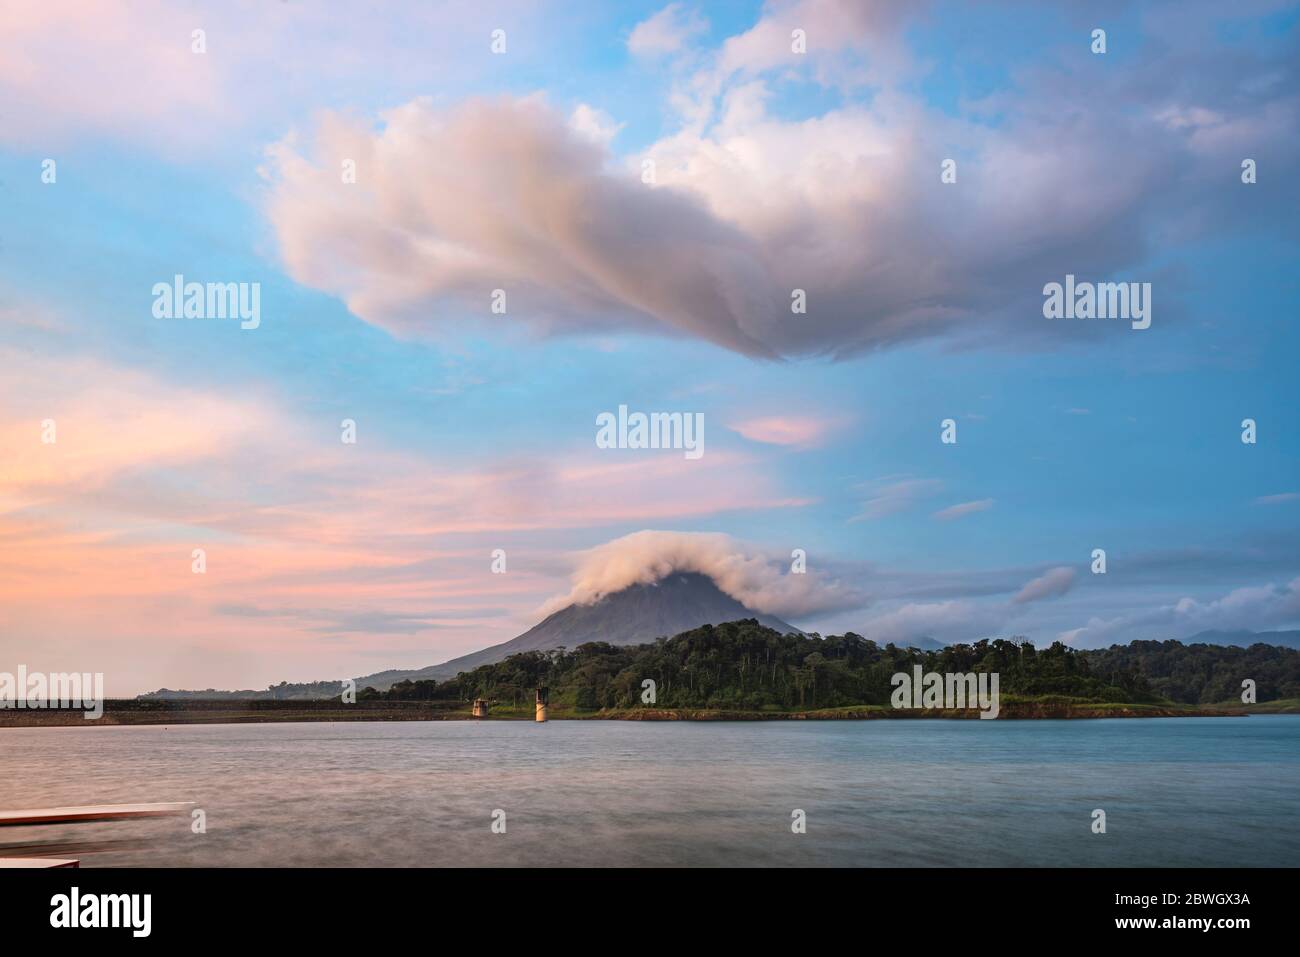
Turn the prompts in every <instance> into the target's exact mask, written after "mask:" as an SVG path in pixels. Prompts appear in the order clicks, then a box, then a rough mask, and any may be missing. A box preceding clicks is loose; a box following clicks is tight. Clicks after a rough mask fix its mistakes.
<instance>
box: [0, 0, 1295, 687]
mask: <svg viewBox="0 0 1300 957" xmlns="http://www.w3.org/2000/svg"><path fill="white" fill-rule="evenodd" d="M3 7H4V10H3V15H2V16H0V369H2V370H3V371H2V372H0V670H5V671H10V672H13V671H16V669H17V667H18V665H25V666H27V668H28V669H29V670H31V671H92V672H94V671H99V672H103V673H104V674H105V682H106V688H107V691H108V693H109V694H110V695H127V694H136V693H139V692H142V691H146V690H152V689H155V688H159V687H163V686H167V687H172V688H177V687H187V688H207V687H218V688H235V687H238V688H249V687H252V688H257V687H265V686H266V685H268V684H271V683H276V682H279V681H281V680H289V681H308V680H316V679H331V680H336V679H339V678H342V677H348V676H357V675H364V674H369V673H371V672H374V671H378V670H382V669H385V668H398V667H421V666H425V665H428V664H433V663H435V662H439V661H443V660H446V659H449V658H452V657H456V656H458V655H461V654H465V653H468V652H470V651H474V650H477V649H479V648H482V647H484V646H486V645H490V644H495V643H498V642H501V641H505V640H508V639H509V638H512V637H514V636H515V635H517V634H519V633H520V632H522V631H523V630H525V629H526V628H528V627H529V626H531V625H532V624H534V623H535V622H536V621H537V620H538V618H539V616H540V615H541V614H543V613H544V612H545V611H547V610H551V609H554V608H555V607H557V606H558V604H562V603H563V602H564V601H565V600H572V599H575V598H576V599H578V600H591V599H592V598H593V597H596V596H598V595H599V594H601V593H603V592H604V591H607V590H609V589H610V588H613V587H617V586H619V585H621V584H623V583H626V582H628V581H634V580H642V579H645V578H646V577H653V575H654V574H658V573H660V572H664V571H670V570H673V569H689V570H707V571H709V572H710V573H713V574H715V576H716V577H718V578H719V580H720V581H722V582H723V583H724V584H725V587H726V588H727V590H729V591H730V592H731V593H733V594H735V595H737V596H738V597H741V598H742V599H743V600H746V601H747V602H749V603H750V604H751V606H752V607H755V608H757V609H758V610H761V611H766V612H770V613H773V614H777V615H779V616H781V617H783V618H785V619H786V620H788V621H791V622H792V623H794V624H796V625H798V626H800V627H802V628H804V629H806V630H816V631H818V632H820V633H823V634H831V633H842V632H843V631H845V630H852V631H855V632H857V633H859V634H863V635H866V636H867V637H870V638H874V639H876V640H878V641H898V642H906V641H908V640H915V639H918V638H921V637H931V638H935V639H937V640H941V641H971V640H976V639H978V638H981V637H991V636H1011V635H1020V636H1025V637H1028V638H1029V639H1031V640H1033V641H1034V642H1036V643H1038V644H1045V643H1050V642H1052V641H1058V640H1059V641H1065V642H1067V643H1070V644H1073V645H1075V646H1078V647H1098V646H1105V645H1109V644H1111V643H1113V642H1125V641H1129V640H1132V639H1138V638H1155V639H1165V638H1180V639H1181V638H1186V637H1188V636H1190V635H1192V634H1195V633H1196V632H1198V631H1201V630H1204V629H1230V630H1235V629H1247V630H1272V629H1285V628H1294V627H1300V547H1297V542H1298V541H1300V534H1298V533H1300V423H1298V422H1297V409H1298V408H1300V402H1298V401H1297V400H1298V399H1300V389H1297V385H1296V369H1297V363H1296V357H1297V354H1298V352H1297V350H1298V348H1300V331H1297V323H1296V321H1295V320H1296V318H1297V292H1298V289H1297V287H1298V285H1300V270H1297V269H1296V251H1297V250H1296V243H1297V222H1300V217H1297V215H1296V212H1297V208H1298V206H1300V203H1298V202H1297V201H1298V200H1300V188H1298V187H1297V159H1298V158H1300V157H1298V155H1297V154H1298V153H1300V135H1298V134H1300V128H1298V127H1300V77H1298V75H1297V64H1300V57H1298V56H1297V52H1300V51H1298V48H1300V42H1298V41H1300V28H1298V27H1297V7H1296V5H1294V4H1284V3H1269V2H1252V0H1244V2H1238V3H1233V4H1228V5H1225V4H1221V3H1210V2H1195V0H1193V2H1171V3H1150V4H1146V3H1143V4H1134V5H1128V4H1117V3H1106V2H1100V3H1099V2H1090V3H1086V4H1085V3H1064V4H1054V5H1044V4H1034V3H988V4H978V5H972V4H954V3H942V2H939V3H920V2H909V3H892V2H890V3H873V2H865V0H863V2H849V0H769V2H767V3H757V2H754V3H751V2H740V0H728V2H726V3H711V4H710V3H705V4H692V3H687V2H680V3H671V4H668V5H664V4H663V3H640V2H629V3H619V4H572V3H569V4H561V3H549V2H544V0H543V2H536V0H529V2H517V3H516V2H497V0H487V2H475V3H473V4H468V3H451V2H419V3H393V4H386V5H384V7H383V11H384V12H383V14H382V16H381V15H379V14H377V13H374V12H372V11H370V10H368V9H363V8H362V7H361V6H358V5H356V4H307V3H303V2H297V0H286V2H277V3H268V2H265V0H258V2H251V0H250V2H239V0H232V2H225V3H221V4H202V3H185V2H165V3H164V2H150V0H137V2H131V3H125V2H120V3H119V2H108V0H80V2H76V3H72V2H60V0H48V2H40V3H36V2H22V0H3ZM1097 30H1103V31H1104V52H1103V51H1102V50H1099V49H1097V46H1098V39H1097V35H1096V34H1095V33H1094V31H1097ZM196 31H201V32H199V33H196ZM1248 160H1249V161H1251V162H1250V163H1249V164H1248V165H1249V166H1250V172H1249V173H1247V171H1246V170H1245V169H1244V168H1243V164H1244V163H1246V161H1248ZM1246 180H1253V181H1250V182H1247V181H1246ZM177 275H181V276H183V277H184V281H185V282H199V283H235V284H243V285H242V286H241V288H243V289H244V290H252V289H253V286H254V284H256V289H257V292H258V297H259V298H258V314H257V318H256V321H255V322H254V321H244V322H241V321H240V320H239V319H237V318H233V319H232V318H213V317H201V316H190V317H188V318H187V317H186V316H185V315H183V314H180V315H176V316H173V317H170V318H168V317H167V313H166V309H165V307H160V306H159V296H160V293H159V292H158V291H157V289H156V287H158V286H159V285H160V284H161V285H162V286H164V287H170V286H171V284H172V283H173V281H174V279H173V277H175V276H177ZM1067 275H1068V276H1074V277H1076V279H1077V281H1078V282H1080V283H1082V282H1093V283H1105V282H1116V283H1119V282H1122V283H1137V284H1139V286H1138V288H1144V289H1149V296H1148V300H1147V301H1148V303H1149V307H1150V309H1149V319H1150V325H1149V327H1148V328H1134V325H1135V324H1134V323H1133V322H1130V321H1128V320H1127V319H1106V320H1101V319H1093V320H1088V319H1078V318H1070V319H1066V318H1047V317H1046V316H1045V314H1044V299H1045V294H1044V289H1045V287H1046V286H1047V285H1048V284H1050V283H1054V282H1055V283H1062V284H1063V283H1065V282H1066V277H1067ZM1146 284H1149V286H1147V285H1146ZM797 291H798V292H797ZM800 294H801V297H802V308H800V307H798V306H796V299H797V298H799V297H800ZM160 309H161V314H160ZM178 312H179V310H178ZM250 315H251V314H250ZM1137 324H1140V323H1137ZM620 406H626V407H627V408H628V409H629V410H630V411H632V412H637V411H639V412H643V413H651V412H665V413H673V412H676V413H682V414H684V415H687V416H690V417H692V421H695V419H696V417H701V420H702V422H703V433H702V434H703V439H704V441H703V446H702V449H703V454H700V455H698V456H688V455H687V454H685V453H684V451H683V450H682V449H680V448H669V449H636V448H602V447H600V445H599V443H598V442H597V421H598V417H599V416H600V415H601V414H602V413H613V414H615V415H617V411H618V409H619V407H620ZM1247 419H1249V420H1252V421H1253V423H1254V428H1253V432H1254V434H1253V439H1254V441H1253V442H1248V441H1243V435H1244V433H1245V432H1246V426H1244V425H1243V423H1244V421H1245V420H1247ZM946 420H950V422H951V425H952V426H953V428H952V429H949V430H948V432H949V436H948V437H949V438H952V437H953V436H952V433H954V432H955V439H956V441H955V442H954V441H949V442H945V441H944V440H943V439H944V425H943V423H944V422H945V421H946ZM349 422H350V423H352V426H351V428H350V429H349V427H348V426H347V424H346V423H349ZM348 438H352V439H354V441H347V439H348ZM1098 549H1101V550H1103V551H1104V553H1105V571H1104V573H1099V571H1098V567H1099V566H1098V563H1097V560H1096V559H1095V557H1094V556H1095V552H1096V550H1098ZM196 550H198V552H197V553H196ZM800 556H802V557H800Z"/></svg>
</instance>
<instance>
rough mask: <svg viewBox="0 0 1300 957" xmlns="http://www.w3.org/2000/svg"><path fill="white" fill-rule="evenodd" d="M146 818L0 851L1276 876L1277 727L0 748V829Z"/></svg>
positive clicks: (1298, 831) (651, 732) (1287, 812)
mask: <svg viewBox="0 0 1300 957" xmlns="http://www.w3.org/2000/svg"><path fill="white" fill-rule="evenodd" d="M153 801H195V802H197V803H198V806H199V807H201V808H202V809H203V810H204V812H205V814H206V819H207V833H205V834H193V833H191V830H190V822H189V820H187V819H185V818H167V819H159V820H151V821H132V822H123V823H105V824H92V825H80V826H64V827H46V828H7V829H4V830H3V831H0V843H5V844H11V843H15V842H23V841H36V840H43V841H95V842H103V841H113V840H119V839H131V840H133V841H142V842H146V844H147V846H145V847H137V848H133V849H125V850H112V851H107V852H103V853H90V854H86V853H75V854H73V855H72V856H79V857H81V858H82V863H83V866H120V865H142V864H148V865H157V864H165V865H182V866H208V865H280V866H317V865H327V866H340V865H343V866H346V865H399V866H411V865H527V866H537V865H705V866H738V865H743V866H764V867H769V866H786V865H853V866H880V867H889V866H899V865H910V866H940V867H942V866H949V865H961V866H1048V865H1075V866H1121V867H1128V866H1246V867H1250V866H1295V865H1296V864H1297V863H1300V716H1291V715H1254V716H1251V717H1249V718H1172V719H1109V720H1071V721H962V720H875V721H807V722H805V721H769V722H737V723H710V722H703V723H686V722H630V721H553V722H550V723H548V724H544V725H538V724H534V723H532V722H523V721H518V722H515V721H488V722H470V721H429V722H392V723H339V724H333V723H303V724H245V725H207V726H202V725H200V726H166V727H163V726H151V727H96V728H48V729H15V730H6V731H3V732H0V809H18V808H36V807H53V806H63V805H85V804H109V803H137V802H153ZM1095 808H1101V809H1103V810H1104V811H1105V812H1106V833H1105V834H1094V833H1092V830H1091V825H1092V820H1093V819H1092V812H1093V810H1094V809H1095ZM794 809H801V810H803V811H804V812H805V813H806V816H807V832H806V833H804V834H794V833H792V832H791V813H792V811H793V810H794ZM497 810H500V811H504V812H505V822H506V830H505V833H504V834H499V833H493V831H492V822H493V812H494V811H497ZM9 853H13V852H12V851H10V852H9Z"/></svg>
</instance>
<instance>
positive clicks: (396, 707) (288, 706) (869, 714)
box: [0, 695, 1300, 729]
mask: <svg viewBox="0 0 1300 957" xmlns="http://www.w3.org/2000/svg"><path fill="white" fill-rule="evenodd" d="M1252 713H1253V714H1300V699H1294V698H1293V699H1287V700H1283V701H1270V702H1265V703H1263V704H1258V705H1242V704H1240V703H1237V704H1235V705H1234V704H1232V703H1231V702H1225V703H1224V704H1221V705H1214V706H1200V707H1198V706H1193V705H1180V704H1173V703H1162V704H1136V703H1116V702H1096V701H1088V700H1085V699H1079V698H1069V697H1065V696H1062V695H1042V696H1039V697H1018V696H1014V695H1003V696H1002V701H1001V709H1000V711H999V719H1035V718H1179V717H1227V716H1241V715H1245V714H1252ZM550 717H551V718H552V719H553V720H557V721H565V720H578V721H837V720H841V721H842V720H849V721H854V720H856V721H861V720H872V719H890V720H909V719H911V720H916V719H925V718H931V719H962V718H968V719H978V718H979V712H978V711H976V710H974V709H971V708H968V709H965V710H946V709H920V710H898V709H894V708H891V707H888V706H885V705H855V706H850V707H843V708H820V709H815V710H793V709H791V710H782V709H777V708H770V709H766V710H762V711H741V710H725V709H706V708H654V707H649V706H647V707H637V708H603V709H598V710H593V709H588V710H583V709H578V708H574V707H572V706H566V705H564V704H557V705H555V706H553V707H552V708H551V709H550ZM469 720H473V718H472V716H471V715H470V710H469V705H468V704H467V703H465V704H462V703H461V702H445V701H359V702H357V703H356V704H352V705H343V704H340V703H339V702H337V701H238V700H219V701H194V700H187V701H158V700H139V699H129V700H110V701H106V702H105V703H104V715H103V717H102V718H100V719H98V720H96V721H87V720H86V719H85V718H83V717H82V714H81V712H80V711H29V710H0V729H3V728H52V727H105V726H110V725H178V724H250V723H283V722H289V721H469ZM487 720H489V721H531V720H533V708H532V705H528V706H526V707H523V706H519V707H516V706H509V705H497V706H494V707H493V708H492V710H491V712H490V715H489V717H488V719H487Z"/></svg>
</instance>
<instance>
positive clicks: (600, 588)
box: [543, 530, 867, 617]
mask: <svg viewBox="0 0 1300 957" xmlns="http://www.w3.org/2000/svg"><path fill="white" fill-rule="evenodd" d="M790 565H791V560H790V558H789V556H783V555H782V554H779V553H776V552H772V551H768V550H763V549H759V548H757V547H755V546H753V545H750V544H748V543H745V542H741V541H738V540H737V539H734V538H732V537H731V536H730V535H724V534H721V533H712V532H667V531H651V530H645V531H640V532H634V533H632V534H630V535H625V536H623V537H622V538H616V539H614V540H613V541H610V542H606V543H605V544H603V545H598V546H596V547H595V548H591V549H588V550H587V551H585V552H582V553H580V555H579V561H578V566H577V569H576V571H575V572H574V576H573V588H572V589H571V590H570V591H569V593H568V594H567V595H564V596H562V597H557V598H554V599H552V600H551V601H549V602H547V604H546V606H545V607H544V608H543V612H544V613H548V614H549V613H550V612H553V611H556V610H557V609H560V608H563V607H565V606H567V605H573V604H579V605H589V604H593V603H594V602H597V601H599V600H600V599H601V598H603V597H605V596H606V595H609V594H613V593H614V592H618V591H622V590H623V589H624V588H628V587H630V586H632V585H650V584H654V583H655V582H658V581H661V580H662V579H664V578H666V577H667V576H669V575H671V574H673V573H676V572H697V573H699V574H701V575H706V576H708V577H709V578H710V579H712V580H713V583H714V584H715V585H717V586H718V588H719V589H720V590H721V591H723V592H724V593H725V594H727V595H730V596H731V597H732V598H734V599H736V601H738V602H740V603H741V604H743V605H745V606H746V607H747V608H752V609H754V610H755V611H760V612H763V613H765V614H770V615H778V616H781V617H786V616H789V617H801V616H808V615H817V614H825V613H829V612H835V611H845V610H848V609H851V608H860V607H862V606H864V605H865V604H867V599H866V598H865V597H864V596H863V595H862V594H861V593H860V592H859V591H858V590H857V589H855V588H853V587H852V586H850V585H847V584H845V583H843V582H841V581H838V580H836V579H834V578H832V577H831V576H830V575H829V574H826V573H821V572H818V571H817V570H816V569H810V570H809V571H807V572H806V573H799V574H796V573H793V572H791V570H790Z"/></svg>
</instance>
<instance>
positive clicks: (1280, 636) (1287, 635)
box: [1183, 630, 1300, 648]
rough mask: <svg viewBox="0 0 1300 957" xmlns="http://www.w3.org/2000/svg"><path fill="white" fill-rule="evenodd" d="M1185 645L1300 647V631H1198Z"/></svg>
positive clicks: (1186, 639) (1184, 641)
mask: <svg viewBox="0 0 1300 957" xmlns="http://www.w3.org/2000/svg"><path fill="white" fill-rule="evenodd" d="M1183 644H1185V645H1197V644H1200V645H1236V646H1237V647H1238V648H1249V647H1250V646H1251V645H1279V646H1281V647H1283V648H1300V631H1245V630H1238V631H1216V630H1211V631H1198V632H1197V633H1196V634H1194V635H1192V637H1190V638H1184V639H1183Z"/></svg>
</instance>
